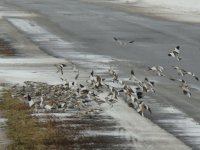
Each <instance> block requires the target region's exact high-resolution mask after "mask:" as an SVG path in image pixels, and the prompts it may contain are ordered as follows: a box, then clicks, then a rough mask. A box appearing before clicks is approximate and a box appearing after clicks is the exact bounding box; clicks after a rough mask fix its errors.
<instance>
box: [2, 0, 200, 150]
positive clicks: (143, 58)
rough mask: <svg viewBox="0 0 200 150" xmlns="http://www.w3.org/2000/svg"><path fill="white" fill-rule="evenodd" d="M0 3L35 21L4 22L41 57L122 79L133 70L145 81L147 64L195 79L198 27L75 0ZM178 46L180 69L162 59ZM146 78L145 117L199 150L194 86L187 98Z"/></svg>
mask: <svg viewBox="0 0 200 150" xmlns="http://www.w3.org/2000/svg"><path fill="white" fill-rule="evenodd" d="M5 4H8V5H11V6H12V7H13V8H15V7H16V9H17V8H20V9H22V10H25V11H28V12H29V13H31V12H34V13H35V14H38V16H37V17H34V18H29V17H27V18H20V17H6V19H7V20H8V22H9V23H11V24H13V26H15V27H16V28H17V29H19V31H22V32H23V33H25V34H26V36H27V37H28V38H29V39H30V40H31V41H32V42H34V43H35V44H36V45H38V46H39V47H40V48H41V49H43V50H44V51H45V52H46V53H48V54H50V55H54V56H57V57H64V58H66V59H70V60H72V61H73V62H76V63H77V64H78V65H79V67H82V68H85V69H88V70H91V69H94V68H96V69H98V71H100V72H105V70H106V69H107V68H109V65H113V66H114V67H115V68H116V69H118V70H119V71H118V72H119V74H120V76H121V77H123V78H124V79H127V78H128V76H129V74H130V73H129V72H130V69H135V72H136V76H139V78H141V79H142V78H143V77H144V76H147V75H148V76H150V74H149V73H147V72H146V71H144V70H145V69H146V66H148V65H157V64H159V65H162V66H164V67H166V68H167V72H168V74H172V75H175V74H174V73H173V72H172V69H170V68H171V65H181V66H182V67H184V68H185V69H186V70H190V71H194V72H195V73H196V74H197V76H200V71H199V63H200V61H199V57H200V43H199V41H200V38H199V37H200V32H199V29H200V25H198V24H196V25H193V24H184V23H177V22H171V21H164V20H157V19H153V18H147V17H143V16H139V15H137V14H133V13H130V12H129V11H128V10H126V9H125V8H124V9H118V6H117V5H113V6H111V5H110V4H106V3H100V4H99V3H89V2H84V1H80V0H56V1H55V0H43V1H41V0H15V1H12V0H5ZM114 36H116V37H120V38H122V39H125V40H135V43H134V44H130V45H127V46H120V45H118V44H117V43H115V42H114V41H113V37H114ZM177 45H180V46H181V49H182V50H181V56H182V58H183V60H182V61H181V63H180V64H179V63H177V61H176V60H173V59H171V58H169V57H168V56H167V54H168V52H169V49H170V48H173V47H175V46H177ZM121 60H127V61H121ZM140 75H141V76H140ZM151 78H152V79H154V80H156V81H157V86H156V91H157V92H156V93H155V94H152V95H148V97H145V101H146V102H147V103H148V104H149V105H150V106H151V108H152V111H153V114H152V115H151V116H148V117H149V118H150V119H151V120H152V121H153V122H155V123H156V124H158V125H159V126H161V127H162V128H164V129H165V130H167V131H168V132H170V133H172V134H173V135H174V136H176V137H178V138H179V139H180V140H182V141H183V142H184V143H185V144H187V145H189V146H191V147H192V148H193V149H200V125H199V123H200V115H199V113H200V109H199V108H200V99H199V96H200V94H199V89H200V88H199V83H198V82H196V81H195V80H193V79H190V78H187V79H188V80H189V82H190V83H191V84H192V86H193V87H194V88H193V89H192V98H190V99H189V98H187V97H185V96H183V94H182V92H181V90H180V89H179V88H178V85H177V84H174V83H172V82H171V81H169V80H168V79H165V78H164V79H162V78H157V77H155V76H151ZM118 107H119V106H118ZM121 107H122V108H120V109H121V110H123V109H127V108H126V107H124V108H123V105H122V106H121ZM123 112H126V111H125V110H124V111H123ZM124 114H127V115H128V113H124ZM116 118H117V116H116ZM122 118H123V117H122ZM129 119H131V117H130V118H129ZM132 119H133V118H132ZM124 121H127V120H126V119H125V118H124ZM174 149H176V148H174Z"/></svg>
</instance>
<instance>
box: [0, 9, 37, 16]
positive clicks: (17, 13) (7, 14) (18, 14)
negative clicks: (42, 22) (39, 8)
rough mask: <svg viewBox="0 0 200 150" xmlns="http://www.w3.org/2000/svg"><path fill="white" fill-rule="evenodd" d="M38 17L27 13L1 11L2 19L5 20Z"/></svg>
mask: <svg viewBox="0 0 200 150" xmlns="http://www.w3.org/2000/svg"><path fill="white" fill-rule="evenodd" d="M0 9H1V8H0ZM36 16H37V15H36V14H34V13H27V12H24V11H9V10H7V11H6V10H3V11H0V18H3V17H36Z"/></svg>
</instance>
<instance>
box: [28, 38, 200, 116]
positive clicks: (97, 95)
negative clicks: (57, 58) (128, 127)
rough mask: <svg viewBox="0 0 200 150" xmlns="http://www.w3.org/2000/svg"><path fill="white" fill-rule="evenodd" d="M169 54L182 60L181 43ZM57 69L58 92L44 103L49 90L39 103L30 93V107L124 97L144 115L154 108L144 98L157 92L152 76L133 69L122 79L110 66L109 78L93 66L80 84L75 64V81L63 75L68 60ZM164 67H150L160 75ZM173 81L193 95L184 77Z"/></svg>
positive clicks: (81, 105)
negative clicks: (142, 77)
mask: <svg viewBox="0 0 200 150" xmlns="http://www.w3.org/2000/svg"><path fill="white" fill-rule="evenodd" d="M113 39H114V40H115V41H116V42H117V43H118V44H120V45H126V44H131V43H134V41H127V42H124V41H121V40H119V39H118V38H116V37H113ZM168 56H169V57H172V58H175V59H176V60H177V61H181V60H182V58H181V57H180V46H177V47H175V48H174V49H173V50H171V51H170V52H169V54H168ZM55 66H56V67H57V71H56V72H57V73H58V74H59V77H60V79H61V80H62V82H63V84H61V85H60V87H59V90H61V91H60V93H59V92H58V91H59V90H58V89H56V90H55V88H54V92H55V91H56V92H58V93H59V94H60V95H59V94H58V95H57V97H53V98H54V100H51V101H50V102H49V101H48V103H46V104H45V101H47V100H48V99H52V97H51V98H47V97H48V92H47V91H46V92H43V93H42V92H41V93H40V95H41V97H40V100H39V101H38V102H37V103H36V102H35V101H33V99H32V97H31V95H30V94H28V95H26V97H27V99H28V103H29V106H30V107H33V106H34V107H36V106H35V105H36V104H37V107H39V108H41V109H46V110H53V109H59V108H61V109H64V108H67V104H68V102H69V101H70V102H72V101H73V106H74V107H76V108H78V109H82V108H87V105H88V104H89V103H91V102H95V103H97V104H98V105H101V104H102V103H108V104H109V105H111V107H113V104H114V103H116V102H118V100H119V97H121V98H122V99H124V101H125V102H126V103H127V104H128V106H129V107H132V108H133V109H135V110H136V112H138V113H139V114H140V115H141V116H144V112H145V111H149V112H150V114H151V113H152V111H151V108H150V107H149V106H148V105H147V104H146V103H145V102H144V101H143V100H141V99H142V98H143V97H144V96H145V95H146V94H147V93H149V92H152V93H155V92H156V90H155V82H154V81H151V80H149V79H148V78H147V77H145V78H144V80H140V79H139V78H137V77H136V75H135V72H134V70H131V71H130V78H129V79H128V80H121V79H120V78H119V75H118V73H117V72H116V71H115V70H114V69H112V68H111V67H110V68H109V69H108V75H109V76H110V78H108V79H105V78H103V77H102V76H101V75H98V74H95V72H94V71H93V70H92V71H91V72H90V74H89V78H88V79H87V80H86V82H85V85H83V84H80V83H79V84H78V78H79V70H78V69H77V68H76V66H75V64H73V71H74V72H75V73H76V75H75V76H74V81H68V79H65V78H64V77H63V75H64V70H65V67H66V66H67V65H66V64H56V65H55ZM172 67H173V69H174V70H176V72H177V74H178V75H179V76H180V77H183V76H185V75H189V76H192V77H194V79H195V80H197V81H198V80H199V78H198V77H197V76H196V75H195V74H194V73H193V72H189V71H186V70H185V69H182V68H180V67H179V66H172ZM164 70H165V69H164V67H162V66H152V67H148V69H147V71H149V72H153V73H155V74H156V75H157V76H160V77H165V76H166V75H165V74H164ZM170 80H171V81H176V82H179V83H180V85H179V87H180V88H181V89H182V91H183V94H184V95H186V96H188V97H191V95H192V94H191V91H190V87H189V85H188V83H187V82H186V81H185V80H184V79H183V78H180V79H175V78H170ZM62 94H65V95H66V97H67V98H66V97H65V99H63V100H62V99H60V100H59V101H58V100H56V98H57V99H58V97H59V96H61V95H62ZM95 111H99V109H90V110H88V111H87V112H95Z"/></svg>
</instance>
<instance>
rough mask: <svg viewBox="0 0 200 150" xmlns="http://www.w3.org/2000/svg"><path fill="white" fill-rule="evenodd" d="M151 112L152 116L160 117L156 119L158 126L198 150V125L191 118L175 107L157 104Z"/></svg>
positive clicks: (199, 145)
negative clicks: (157, 115)
mask: <svg viewBox="0 0 200 150" xmlns="http://www.w3.org/2000/svg"><path fill="white" fill-rule="evenodd" d="M152 101H154V100H152ZM152 110H154V112H153V113H154V114H159V116H161V117H158V118H156V121H157V122H158V124H160V125H162V126H164V127H165V128H166V129H167V130H168V131H170V132H172V133H173V134H175V135H177V136H178V137H180V138H181V139H183V140H185V141H187V142H189V143H190V144H191V145H194V146H195V148H200V124H199V123H198V122H196V121H195V120H194V119H193V118H190V117H189V116H188V115H187V114H185V113H184V112H182V111H181V110H179V109H177V108H175V107H172V106H161V105H160V104H159V103H154V105H153V106H152Z"/></svg>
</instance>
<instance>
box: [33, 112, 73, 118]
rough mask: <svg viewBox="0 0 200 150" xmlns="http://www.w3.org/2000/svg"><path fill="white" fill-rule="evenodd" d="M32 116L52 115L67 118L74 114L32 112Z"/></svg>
mask: <svg viewBox="0 0 200 150" xmlns="http://www.w3.org/2000/svg"><path fill="white" fill-rule="evenodd" d="M31 116H36V117H46V116H52V117H59V118H66V117H71V116H72V114H70V113H34V114H31Z"/></svg>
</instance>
